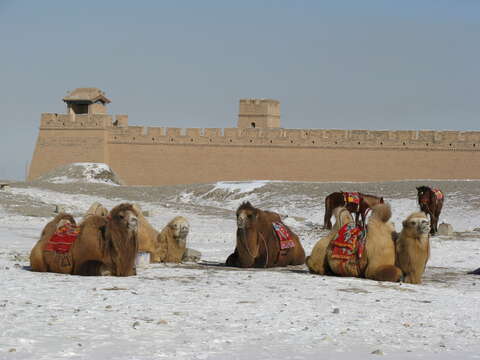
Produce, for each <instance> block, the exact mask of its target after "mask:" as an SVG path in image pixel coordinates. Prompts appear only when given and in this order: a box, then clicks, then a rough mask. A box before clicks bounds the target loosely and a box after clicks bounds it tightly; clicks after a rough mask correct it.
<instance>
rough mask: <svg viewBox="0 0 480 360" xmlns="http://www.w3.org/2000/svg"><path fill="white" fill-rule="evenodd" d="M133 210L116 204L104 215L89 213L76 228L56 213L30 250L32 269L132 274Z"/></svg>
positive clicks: (65, 216) (135, 243)
mask: <svg viewBox="0 0 480 360" xmlns="http://www.w3.org/2000/svg"><path fill="white" fill-rule="evenodd" d="M137 215H138V214H137V212H136V211H135V210H134V209H133V206H132V205H130V204H120V205H118V206H116V207H114V208H113V209H112V211H111V212H110V213H109V215H108V216H107V217H104V216H98V215H89V216H88V217H85V219H84V220H83V221H82V223H81V225H80V226H79V227H77V226H76V222H75V219H74V218H73V217H72V216H71V215H69V214H64V213H62V214H59V215H57V216H56V217H55V218H54V219H53V220H52V221H50V222H49V223H48V224H47V225H46V226H45V228H44V229H43V231H42V234H41V237H40V240H39V241H38V242H37V243H36V244H35V246H34V247H33V249H32V251H31V253H30V265H31V268H32V270H33V271H39V272H57V273H63V274H72V275H114V276H130V275H135V274H136V271H135V257H136V255H137V249H138V240H137V226H138V220H137Z"/></svg>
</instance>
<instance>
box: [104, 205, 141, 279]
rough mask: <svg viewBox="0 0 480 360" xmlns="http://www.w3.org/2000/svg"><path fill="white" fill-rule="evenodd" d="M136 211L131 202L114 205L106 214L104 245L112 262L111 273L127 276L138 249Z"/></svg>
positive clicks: (133, 265) (133, 264)
mask: <svg viewBox="0 0 480 360" xmlns="http://www.w3.org/2000/svg"><path fill="white" fill-rule="evenodd" d="M138 216H139V214H138V212H137V211H136V210H135V209H134V208H133V206H132V205H131V204H128V203H123V204H120V205H117V206H115V207H114V208H113V209H112V210H111V211H110V214H109V215H108V216H107V228H106V231H105V237H106V240H107V241H106V242H105V246H106V249H108V250H107V252H108V253H109V256H110V257H111V261H112V263H113V270H114V271H113V274H114V275H116V276H128V275H129V274H131V273H132V269H134V267H135V257H136V255H137V251H138Z"/></svg>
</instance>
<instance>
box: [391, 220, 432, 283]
mask: <svg viewBox="0 0 480 360" xmlns="http://www.w3.org/2000/svg"><path fill="white" fill-rule="evenodd" d="M402 226H403V228H402V231H401V232H400V234H399V236H398V239H397V240H396V244H395V247H396V262H395V263H396V266H398V267H399V268H400V269H401V270H402V272H403V276H404V279H403V281H404V282H406V283H410V284H421V283H422V275H423V273H424V271H425V267H426V265H427V261H428V258H429V256H430V240H429V233H430V221H428V217H427V215H426V214H425V213H424V212H414V213H412V214H410V216H408V217H407V219H406V220H404V221H403V223H402Z"/></svg>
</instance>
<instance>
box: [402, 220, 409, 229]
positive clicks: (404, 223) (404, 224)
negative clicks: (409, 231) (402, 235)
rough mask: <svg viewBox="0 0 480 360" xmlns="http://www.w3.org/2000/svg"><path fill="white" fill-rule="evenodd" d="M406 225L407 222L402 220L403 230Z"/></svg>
mask: <svg viewBox="0 0 480 360" xmlns="http://www.w3.org/2000/svg"><path fill="white" fill-rule="evenodd" d="M407 224H408V222H407V220H403V222H402V226H403V227H404V228H405V227H407Z"/></svg>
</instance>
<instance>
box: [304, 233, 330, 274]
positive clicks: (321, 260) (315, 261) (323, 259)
mask: <svg viewBox="0 0 480 360" xmlns="http://www.w3.org/2000/svg"><path fill="white" fill-rule="evenodd" d="M329 243H330V237H326V238H323V239H321V240H320V241H318V242H317V243H316V244H315V246H314V247H313V249H312V253H311V255H310V256H308V257H307V259H306V261H305V263H306V264H307V267H308V270H310V272H311V273H313V274H319V275H325V274H327V272H328V269H329V265H328V260H327V247H328V245H329Z"/></svg>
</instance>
